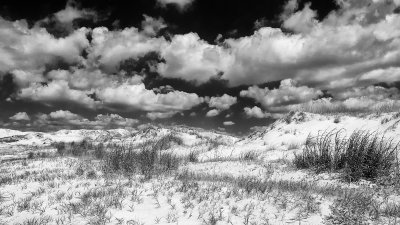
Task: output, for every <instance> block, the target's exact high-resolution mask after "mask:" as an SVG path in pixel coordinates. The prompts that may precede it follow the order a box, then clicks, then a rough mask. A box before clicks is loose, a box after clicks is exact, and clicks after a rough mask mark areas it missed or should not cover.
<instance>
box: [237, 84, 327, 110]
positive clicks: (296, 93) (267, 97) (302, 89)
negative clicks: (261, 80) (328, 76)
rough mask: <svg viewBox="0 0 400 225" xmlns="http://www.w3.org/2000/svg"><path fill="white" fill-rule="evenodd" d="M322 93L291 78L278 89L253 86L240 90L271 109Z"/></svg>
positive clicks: (242, 93)
mask: <svg viewBox="0 0 400 225" xmlns="http://www.w3.org/2000/svg"><path fill="white" fill-rule="evenodd" d="M321 94H322V92H321V91H320V90H316V89H314V88H309V87H307V86H297V82H296V81H294V80H291V79H286V80H283V81H281V85H280V86H279V88H278V89H272V90H270V89H268V88H264V89H261V88H259V87H257V86H253V87H249V89H248V90H243V91H241V92H240V96H242V97H248V98H253V99H255V100H256V101H257V102H259V103H260V104H261V105H262V106H263V107H264V108H265V109H268V110H269V111H279V110H282V108H285V107H287V106H288V105H294V104H299V103H304V102H308V101H311V100H313V99H314V98H317V97H318V96H320V95H321Z"/></svg>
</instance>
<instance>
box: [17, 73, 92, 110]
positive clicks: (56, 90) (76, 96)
mask: <svg viewBox="0 0 400 225" xmlns="http://www.w3.org/2000/svg"><path fill="white" fill-rule="evenodd" d="M89 94H90V93H89V92H88V91H82V90H76V89H71V88H70V86H69V85H68V82H66V81H64V80H54V81H52V82H50V83H48V84H41V83H34V84H31V85H30V86H29V87H26V88H23V89H21V90H20V92H19V93H18V98H19V99H24V100H31V101H36V102H42V103H46V104H50V105H53V104H59V103H63V102H64V103H76V104H79V105H82V106H84V107H88V108H94V107H95V105H96V102H95V100H94V99H92V98H90V97H89Z"/></svg>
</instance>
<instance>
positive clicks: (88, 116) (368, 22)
mask: <svg viewBox="0 0 400 225" xmlns="http://www.w3.org/2000/svg"><path fill="white" fill-rule="evenodd" d="M2 2H3V3H2V4H1V5H0V127H2V128H8V129H20V130H39V131H50V130H59V129H112V128H138V127H139V128H140V127H141V126H146V125H148V124H160V125H187V126H194V127H201V128H205V129H214V130H220V131H225V132H228V133H232V134H236V135H243V134H246V133H248V132H250V131H252V130H255V129H257V128H258V127H260V126H265V125H267V124H270V123H271V122H273V121H274V120H276V119H278V118H281V117H282V116H283V115H285V114H286V113H288V112H290V111H293V110H314V111H315V110H324V109H327V110H328V109H333V108H335V109H342V110H348V111H371V110H372V111H373V110H376V109H378V108H382V107H386V108H388V107H391V108H395V107H399V108H400V102H399V99H400V98H399V87H400V85H399V84H400V82H399V80H400V79H399V78H400V0H362V1H360V0H331V1H328V0H324V1H321V0H313V1H307V0H268V1H265V0H247V1H236V0H229V1H225V0H218V1H216V0H135V1H115V0H81V1H79V0H68V1H58V0H48V1H22V0H3V1H2Z"/></svg>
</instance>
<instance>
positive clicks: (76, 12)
mask: <svg viewBox="0 0 400 225" xmlns="http://www.w3.org/2000/svg"><path fill="white" fill-rule="evenodd" d="M54 17H55V18H56V19H57V20H58V21H59V22H61V23H71V22H72V21H74V20H76V19H81V18H84V19H88V18H96V17H97V14H96V12H95V11H92V10H89V9H78V8H76V7H75V6H74V2H73V1H68V2H67V5H66V6H65V9H63V10H60V11H58V12H56V13H54Z"/></svg>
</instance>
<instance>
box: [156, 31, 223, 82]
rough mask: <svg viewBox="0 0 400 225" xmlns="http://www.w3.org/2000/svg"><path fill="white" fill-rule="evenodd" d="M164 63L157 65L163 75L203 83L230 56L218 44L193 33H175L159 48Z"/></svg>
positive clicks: (213, 74)
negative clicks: (209, 42) (166, 43)
mask: <svg viewBox="0 0 400 225" xmlns="http://www.w3.org/2000/svg"><path fill="white" fill-rule="evenodd" d="M161 56H162V57H163V58H164V59H165V61H166V62H165V63H160V64H159V65H158V72H159V73H160V74H161V75H162V76H164V77H172V78H181V79H184V80H187V81H194V82H196V83H204V82H206V81H208V80H209V79H210V78H211V77H215V76H217V75H218V73H220V72H221V71H223V70H224V68H225V67H226V66H227V65H228V61H229V60H230V57H229V55H228V53H227V52H225V51H224V50H223V49H222V48H221V47H220V46H215V45H211V44H208V43H207V42H206V41H203V40H201V39H200V37H199V36H198V35H197V34H195V33H188V34H184V35H175V36H174V37H173V38H172V41H171V43H169V44H168V45H166V46H165V47H164V48H163V49H162V50H161Z"/></svg>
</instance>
